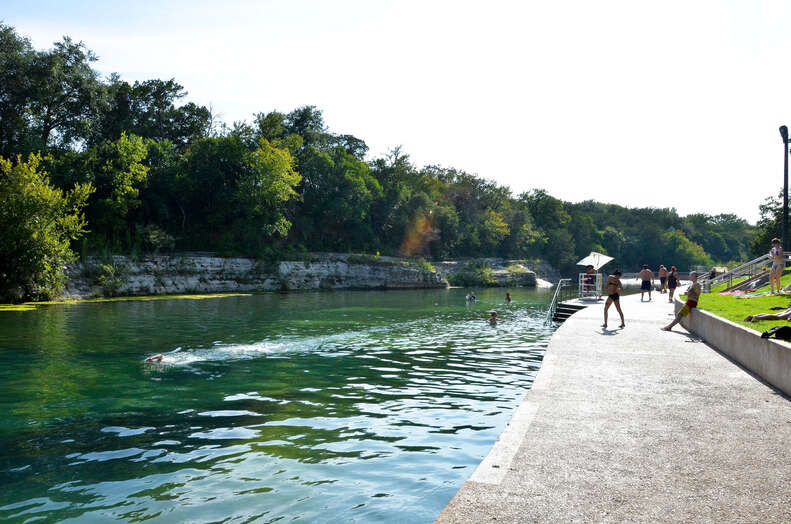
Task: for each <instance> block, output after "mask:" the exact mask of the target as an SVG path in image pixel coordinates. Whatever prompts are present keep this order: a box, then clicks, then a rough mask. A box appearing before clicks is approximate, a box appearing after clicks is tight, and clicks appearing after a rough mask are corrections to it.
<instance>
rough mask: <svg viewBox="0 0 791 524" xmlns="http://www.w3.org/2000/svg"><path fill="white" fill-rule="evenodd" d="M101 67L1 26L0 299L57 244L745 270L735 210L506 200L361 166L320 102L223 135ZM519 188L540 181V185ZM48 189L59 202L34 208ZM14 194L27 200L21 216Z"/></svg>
mask: <svg viewBox="0 0 791 524" xmlns="http://www.w3.org/2000/svg"><path fill="white" fill-rule="evenodd" d="M95 60H96V57H95V55H94V54H93V53H92V52H91V51H89V50H88V49H87V48H86V47H85V46H84V45H83V44H82V43H81V42H80V43H75V42H74V41H72V40H70V39H69V38H64V39H63V41H61V42H59V43H56V44H55V45H54V47H53V48H52V49H49V50H45V51H38V50H35V49H34V48H33V47H32V45H31V43H30V42H29V40H28V39H26V38H24V37H21V36H20V35H19V34H18V33H17V32H16V31H15V30H14V28H12V27H10V26H7V25H2V24H0V156H2V157H3V158H4V159H5V161H4V162H3V164H1V165H2V170H0V177H2V178H1V179H0V184H2V186H0V198H2V199H4V200H2V201H0V204H2V205H3V206H9V207H8V208H7V211H8V212H6V213H2V212H0V237H4V240H0V242H2V243H4V245H3V246H0V247H2V248H3V249H0V285H1V286H2V289H0V294H4V295H5V296H6V297H7V296H9V295H10V294H15V295H16V296H21V295H26V296H35V295H41V296H43V295H48V294H52V292H53V291H52V289H50V288H53V289H54V288H56V287H57V286H58V282H57V281H53V282H54V283H53V284H52V285H43V284H41V282H39V284H36V283H35V282H34V281H35V279H36V278H37V277H36V275H39V277H40V275H41V274H43V273H42V272H46V271H50V272H53V271H56V269H57V267H61V266H62V264H61V263H60V262H63V261H65V260H67V259H68V256H67V255H66V254H65V251H64V250H63V249H61V248H63V244H62V241H63V239H64V238H65V239H66V240H65V241H66V242H67V243H69V242H70V246H71V249H72V250H75V251H77V252H78V253H81V254H84V255H92V254H101V253H105V254H107V253H130V252H132V253H134V252H151V251H160V252H163V251H169V250H181V251H184V250H201V251H215V252H218V253H220V254H227V255H231V254H240V255H247V256H253V257H260V258H268V259H277V258H283V257H288V256H293V255H295V254H299V253H301V252H306V251H340V252H349V251H354V252H367V253H371V254H374V253H377V252H379V253H381V254H388V255H395V254H402V255H407V256H422V257H425V258H427V259H443V258H453V257H479V256H480V257H484V256H485V257H490V256H498V257H508V258H543V259H546V260H548V261H549V262H550V263H552V264H554V265H555V266H557V267H558V268H559V269H560V270H561V271H562V272H565V273H569V272H571V271H572V270H573V269H574V263H575V262H576V261H577V260H578V259H579V258H581V257H582V256H584V255H586V254H587V253H588V252H590V251H591V250H596V251H601V252H604V253H607V254H610V255H612V256H614V257H615V258H616V260H617V264H618V265H619V266H620V267H621V268H623V269H624V270H634V269H637V267H638V266H639V265H640V264H643V263H645V264H649V265H650V266H652V267H657V266H658V264H660V263H664V264H665V265H669V264H675V265H677V266H679V267H681V268H687V267H688V266H690V265H695V264H702V265H706V266H708V265H711V264H713V263H715V262H720V263H727V262H729V261H738V260H744V259H747V258H748V257H749V256H750V241H751V240H753V239H754V238H755V237H756V231H755V230H754V228H753V227H751V226H750V225H749V224H748V223H747V222H746V221H744V220H742V219H740V218H739V217H737V216H735V215H733V214H721V215H716V216H710V215H705V214H694V215H688V216H686V217H681V216H679V215H678V214H677V213H676V211H675V210H674V209H667V208H666V209H654V208H646V209H630V208H625V207H622V206H617V205H612V204H603V203H598V202H593V201H587V202H583V203H579V204H572V203H568V202H563V201H561V200H559V199H557V198H554V197H552V196H551V195H549V194H547V193H546V192H545V191H543V190H540V189H535V190H532V191H528V192H525V193H522V194H519V195H513V194H512V193H511V191H510V190H509V189H508V188H507V187H504V186H501V185H498V184H496V183H495V182H492V181H490V180H486V179H482V178H480V177H478V176H476V175H474V174H470V173H466V172H463V171H459V170H456V169H453V168H447V167H439V166H426V167H422V168H419V167H417V166H415V165H413V164H412V163H411V162H410V160H409V157H408V156H407V155H406V154H405V153H404V152H403V151H402V150H401V149H400V148H398V147H396V148H395V149H393V150H392V151H391V152H390V153H389V154H388V155H386V156H385V157H383V158H373V159H371V158H368V156H367V153H368V147H367V146H366V144H365V142H364V141H363V140H362V139H360V138H357V137H355V136H352V135H348V134H336V133H334V132H331V131H330V130H329V129H327V126H326V125H325V123H324V121H323V118H322V113H321V111H320V110H318V109H316V108H315V107H313V106H305V107H300V108H297V109H295V110H293V111H291V112H288V113H281V112H278V111H271V112H268V113H258V114H255V115H253V116H252V118H251V120H250V121H248V122H234V123H233V124H232V125H230V126H229V125H226V124H224V123H222V122H219V121H218V120H217V118H216V116H215V115H214V114H213V113H212V111H211V109H210V108H207V107H204V106H199V105H196V104H194V103H186V104H182V103H181V100H182V99H183V98H184V96H185V95H186V93H185V91H184V90H183V88H182V86H180V85H179V84H178V83H176V81H175V80H158V79H152V80H147V81H144V82H135V83H134V84H130V83H128V82H126V81H124V80H122V79H121V78H120V77H118V76H117V75H111V76H110V77H109V78H106V79H104V78H102V77H101V76H100V75H99V74H98V73H97V72H96V71H95V70H94V69H93V68H92V63H93V62H94V61H95ZM491 153H492V154H497V152H494V151H493V152H491ZM31 155H33V156H31ZM514 169H520V166H514ZM528 176H533V179H534V181H535V185H536V186H537V187H540V186H541V183H542V182H541V181H542V175H541V173H535V174H532V175H528ZM52 187H54V188H56V189H58V190H59V191H56V193H55V194H47V195H46V198H38V197H36V198H33V196H35V195H37V194H39V193H40V192H42V191H46V190H47V188H49V189H51V188H52ZM37 192H39V193H37ZM15 195H16V196H15ZM19 195H26V196H25V197H24V198H28V199H31V198H32V200H30V201H23V202H21V203H20V202H18V201H16V200H14V199H15V198H16V199H17V200H19V199H20V198H22V197H20V196H19ZM31 195H33V196H31ZM33 201H35V202H34V204H35V205H34V204H31V202H33ZM36 206H39V207H40V206H44V207H46V206H49V207H48V208H47V209H50V211H51V212H52V213H53V217H55V216H57V217H60V225H57V224H58V223H59V222H58V219H56V218H52V219H50V220H48V221H43V222H41V221H39V222H36V217H37V216H41V213H42V211H41V210H39V211H35V210H36V209H38V208H37V207H36ZM53 209H54V210H55V211H52V210H53ZM11 210H13V211H11ZM36 213H39V215H36ZM83 216H84V220H83V218H82V217H83ZM2 221H5V222H2ZM21 222H26V223H29V224H28V226H26V227H21V225H20V223H21ZM31 224H32V225H31ZM35 224H39V225H38V226H36V225H35ZM37 227H38V228H39V229H36V228H37ZM42 227H43V228H44V229H41V228H42ZM47 228H48V229H47ZM762 231H763V230H762ZM26 235H27V236H26ZM47 235H50V236H53V237H57V239H59V240H58V241H61V244H59V246H60V247H59V248H58V249H50V250H49V251H48V250H47V249H46V248H38V247H37V248H33V247H31V246H34V245H35V241H40V240H41V239H42V238H44V237H46V236H47ZM27 237H31V238H33V240H31V238H27ZM53 242H54V240H53ZM25 246H27V247H25ZM757 247H758V248H761V247H760V246H757ZM761 249H762V248H761ZM25 250H27V251H30V250H33V251H36V252H37V253H38V252H40V253H43V254H40V255H38V256H39V259H41V260H43V262H42V261H41V260H40V261H39V262H40V263H38V265H36V266H35V267H34V268H33V269H31V270H30V271H27V272H22V273H24V275H22V274H20V272H19V271H16V270H18V269H19V266H24V265H26V264H28V265H30V264H33V262H32V261H31V260H32V259H30V256H29V255H26V254H25ZM47 257H50V258H49V259H47ZM58 257H60V258H58ZM64 257H65V258H64ZM52 268H55V269H52ZM12 269H13V270H12ZM53 274H54V273H53ZM26 279H27V280H26ZM39 280H40V278H39ZM10 289H13V290H14V291H13V293H12V292H11V291H9V290H10Z"/></svg>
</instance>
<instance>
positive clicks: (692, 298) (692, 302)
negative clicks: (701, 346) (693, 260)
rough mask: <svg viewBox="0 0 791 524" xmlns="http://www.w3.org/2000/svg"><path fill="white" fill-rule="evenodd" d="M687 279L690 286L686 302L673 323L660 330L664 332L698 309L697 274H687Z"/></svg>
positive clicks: (698, 285)
mask: <svg viewBox="0 0 791 524" xmlns="http://www.w3.org/2000/svg"><path fill="white" fill-rule="evenodd" d="M689 279H690V280H691V281H692V284H691V285H690V286H689V289H687V301H686V302H685V303H684V306H683V307H682V308H681V309H680V310H679V312H678V314H677V315H676V318H674V319H673V322H671V323H670V324H668V325H666V326H665V327H663V328H662V329H663V330H664V331H670V330H671V329H673V326H675V325H676V324H678V323H679V322H681V319H682V318H684V317H685V316H687V315H689V314H690V313H692V310H693V309H695V308H696V307H698V298H700V284H698V274H697V273H695V272H694V271H693V272H692V273H690V274H689Z"/></svg>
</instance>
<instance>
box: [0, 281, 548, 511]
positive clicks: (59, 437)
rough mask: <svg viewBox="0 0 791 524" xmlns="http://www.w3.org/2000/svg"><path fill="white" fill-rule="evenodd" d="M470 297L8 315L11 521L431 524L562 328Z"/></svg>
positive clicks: (1, 402)
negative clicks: (491, 314)
mask: <svg viewBox="0 0 791 524" xmlns="http://www.w3.org/2000/svg"><path fill="white" fill-rule="evenodd" d="M466 293H467V290H463V289H449V290H408V291H407V290H404V291H382V292H379V291H356V292H355V291H349V292H327V293H299V294H287V295H278V294H264V295H253V296H236V297H225V298H213V299H205V300H156V301H128V302H110V303H78V304H68V305H51V306H44V307H40V308H38V309H36V310H32V311H3V312H0V488H1V489H0V521H4V522H5V521H11V522H56V521H57V522H63V521H65V522H69V521H76V522H106V521H109V520H115V521H124V522H137V521H142V520H150V521H153V522H276V521H280V522H292V521H297V522H410V523H420V522H431V521H432V520H433V519H434V518H435V517H436V516H437V515H438V514H439V512H440V511H441V510H442V508H443V507H444V506H445V505H446V504H447V503H448V502H449V501H450V499H451V498H452V497H453V495H454V494H455V493H456V491H457V490H458V488H459V487H460V486H461V484H462V483H463V482H464V481H465V480H466V479H467V477H469V475H470V474H471V473H472V471H473V470H474V469H475V467H476V466H477V465H478V463H479V462H480V460H481V459H482V458H483V457H484V456H485V455H486V453H487V452H488V451H489V449H490V448H491V446H492V444H493V443H494V441H495V440H496V439H497V436H498V435H499V434H500V432H501V431H502V429H503V428H504V427H505V425H506V423H507V421H508V419H509V418H510V416H511V414H512V412H513V410H514V409H515V408H516V406H517V405H518V404H519V402H520V401H521V400H522V398H523V397H524V395H525V393H526V392H527V390H528V389H529V388H530V384H531V383H532V380H533V377H534V376H535V374H536V372H537V371H538V368H539V366H540V363H541V358H542V356H543V352H544V349H545V347H546V343H547V341H548V338H549V336H550V335H551V331H552V328H551V327H547V326H545V325H544V314H545V312H546V308H547V304H548V302H549V300H550V299H551V295H550V294H549V292H545V291H541V290H521V289H516V290H512V292H511V294H512V296H513V299H514V301H513V302H512V303H511V304H506V303H505V301H504V296H505V292H504V290H500V289H494V290H482V291H480V292H479V293H478V301H477V303H475V304H467V303H466V301H465V294H466ZM490 309H496V310H497V311H498V313H499V314H500V317H501V322H500V323H498V325H497V326H491V325H489V323H488V322H486V321H485V319H486V317H487V315H486V312H487V311H488V310H490ZM156 353H163V354H165V358H164V360H163V362H162V363H161V364H146V363H144V359H145V358H146V357H148V356H151V355H153V354H156Z"/></svg>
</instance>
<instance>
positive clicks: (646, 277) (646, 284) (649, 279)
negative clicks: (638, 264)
mask: <svg viewBox="0 0 791 524" xmlns="http://www.w3.org/2000/svg"><path fill="white" fill-rule="evenodd" d="M637 278H638V279H640V280H642V281H643V282H642V284H640V302H642V301H643V297H644V296H645V292H646V291H648V301H649V302H651V288H652V287H653V286H654V272H653V271H651V270H650V269H648V266H647V265H645V264H643V269H642V270H641V271H640V272H639V273H637Z"/></svg>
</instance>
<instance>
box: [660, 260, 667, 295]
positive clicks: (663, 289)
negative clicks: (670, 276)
mask: <svg viewBox="0 0 791 524" xmlns="http://www.w3.org/2000/svg"><path fill="white" fill-rule="evenodd" d="M659 292H660V293H667V268H666V267H665V266H664V264H659Z"/></svg>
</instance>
